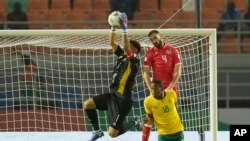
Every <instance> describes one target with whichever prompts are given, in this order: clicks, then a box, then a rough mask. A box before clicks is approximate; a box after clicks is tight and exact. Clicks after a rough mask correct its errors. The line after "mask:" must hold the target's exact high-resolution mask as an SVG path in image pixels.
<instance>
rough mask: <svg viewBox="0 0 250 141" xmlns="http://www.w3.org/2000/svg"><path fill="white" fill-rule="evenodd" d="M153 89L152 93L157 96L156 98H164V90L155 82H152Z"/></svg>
mask: <svg viewBox="0 0 250 141" xmlns="http://www.w3.org/2000/svg"><path fill="white" fill-rule="evenodd" d="M151 89H152V91H151V92H152V95H153V96H154V97H155V98H156V99H161V98H162V95H161V92H162V89H161V87H160V86H158V85H156V84H155V83H152V84H151Z"/></svg>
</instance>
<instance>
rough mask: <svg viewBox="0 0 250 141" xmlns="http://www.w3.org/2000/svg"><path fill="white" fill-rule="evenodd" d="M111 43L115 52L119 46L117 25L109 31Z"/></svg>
mask: <svg viewBox="0 0 250 141" xmlns="http://www.w3.org/2000/svg"><path fill="white" fill-rule="evenodd" d="M109 45H110V46H111V47H112V49H113V52H115V51H116V49H117V47H118V44H117V42H116V27H111V32H110V33H109Z"/></svg>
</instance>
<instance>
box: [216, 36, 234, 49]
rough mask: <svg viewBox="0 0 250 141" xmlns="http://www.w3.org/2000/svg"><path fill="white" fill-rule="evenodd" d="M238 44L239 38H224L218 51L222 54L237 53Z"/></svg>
mask: <svg viewBox="0 0 250 141" xmlns="http://www.w3.org/2000/svg"><path fill="white" fill-rule="evenodd" d="M238 42H239V40H238V38H237V36H224V37H222V39H221V40H220V42H219V48H218V51H219V52H221V53H237V52H238V47H237V45H238Z"/></svg>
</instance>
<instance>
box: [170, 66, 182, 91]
mask: <svg viewBox="0 0 250 141" xmlns="http://www.w3.org/2000/svg"><path fill="white" fill-rule="evenodd" d="M180 77H181V63H178V64H175V66H174V73H173V79H172V81H171V83H170V84H169V86H168V88H167V89H169V90H172V89H173V87H174V86H175V85H176V84H177V82H178V80H179V79H180Z"/></svg>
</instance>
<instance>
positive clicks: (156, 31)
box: [148, 29, 160, 37]
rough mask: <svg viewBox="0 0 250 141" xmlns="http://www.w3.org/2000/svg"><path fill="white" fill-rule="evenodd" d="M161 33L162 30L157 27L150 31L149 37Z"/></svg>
mask: <svg viewBox="0 0 250 141" xmlns="http://www.w3.org/2000/svg"><path fill="white" fill-rule="evenodd" d="M154 33H155V34H160V32H159V31H158V30H156V29H154V30H151V31H150V32H149V33H148V37H149V36H151V35H152V34H154Z"/></svg>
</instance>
